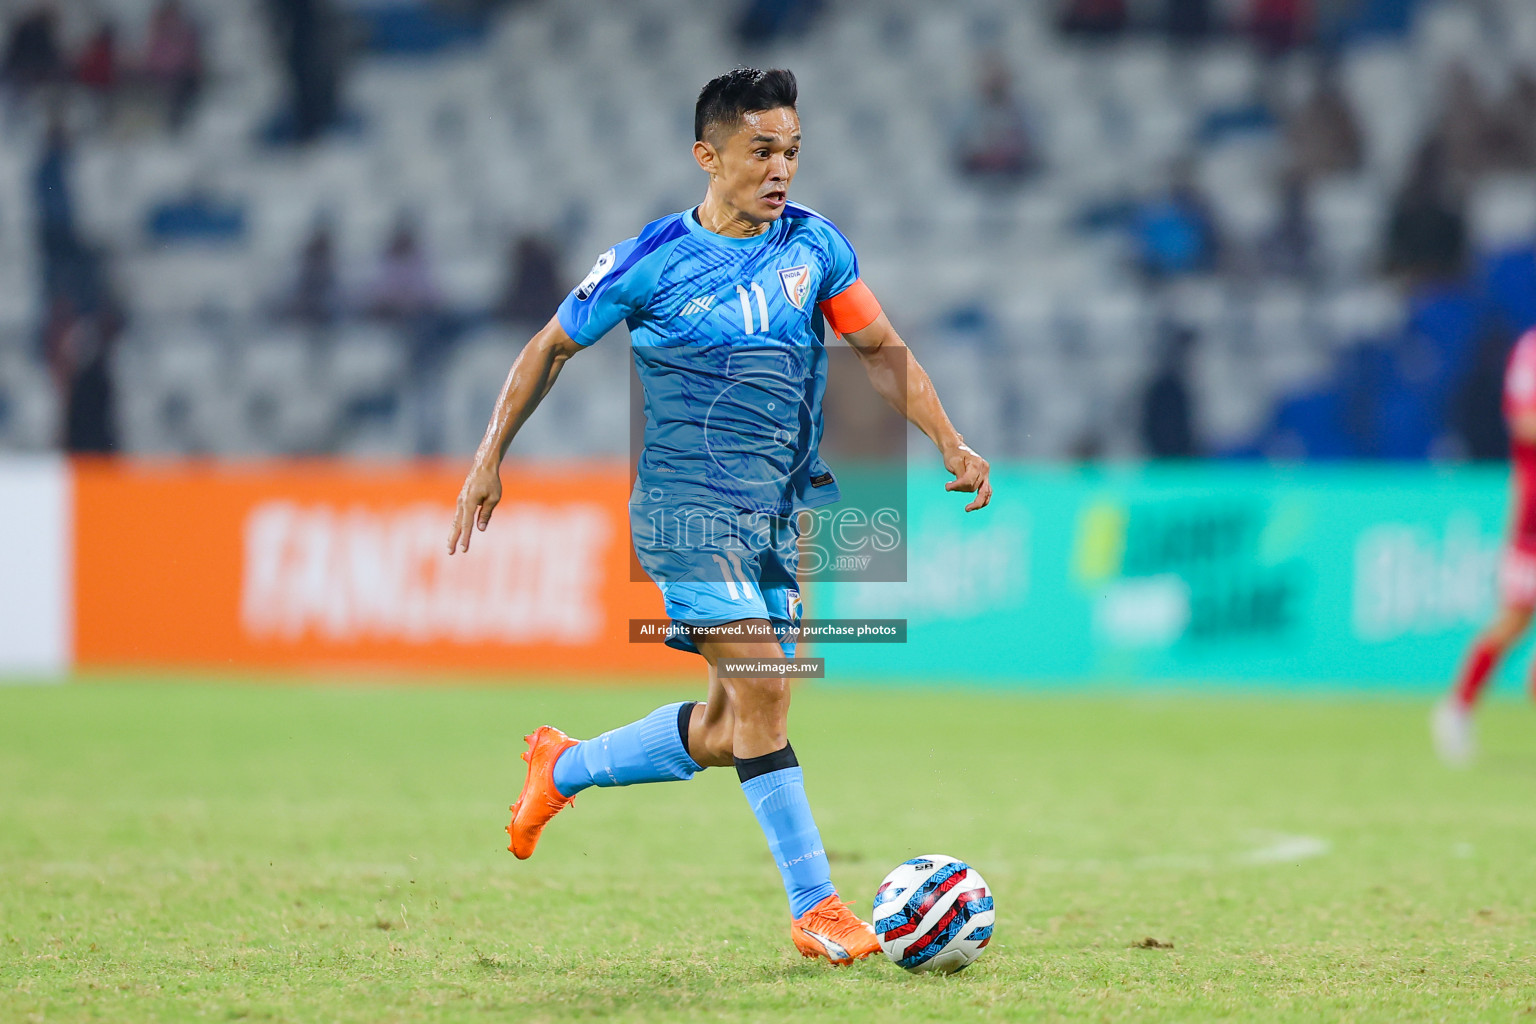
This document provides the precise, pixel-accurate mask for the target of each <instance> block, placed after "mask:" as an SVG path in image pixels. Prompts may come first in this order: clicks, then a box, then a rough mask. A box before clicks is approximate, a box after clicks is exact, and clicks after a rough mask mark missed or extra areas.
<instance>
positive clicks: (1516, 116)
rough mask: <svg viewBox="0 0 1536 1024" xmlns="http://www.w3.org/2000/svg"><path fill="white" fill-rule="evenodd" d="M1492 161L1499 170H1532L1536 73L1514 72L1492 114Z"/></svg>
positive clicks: (1535, 150) (1534, 165) (1535, 143)
mask: <svg viewBox="0 0 1536 1024" xmlns="http://www.w3.org/2000/svg"><path fill="white" fill-rule="evenodd" d="M1493 122H1494V128H1493V151H1494V161H1495V163H1496V164H1497V165H1498V167H1499V169H1500V170H1507V171H1530V170H1536V72H1533V71H1532V69H1530V68H1521V69H1520V70H1518V71H1516V72H1515V74H1514V76H1513V80H1512V81H1511V82H1510V85H1509V89H1508V90H1507V91H1506V92H1505V94H1504V97H1503V99H1502V100H1500V101H1499V102H1498V103H1497V104H1496V105H1495V107H1494V110H1493Z"/></svg>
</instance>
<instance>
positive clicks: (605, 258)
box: [576, 249, 615, 302]
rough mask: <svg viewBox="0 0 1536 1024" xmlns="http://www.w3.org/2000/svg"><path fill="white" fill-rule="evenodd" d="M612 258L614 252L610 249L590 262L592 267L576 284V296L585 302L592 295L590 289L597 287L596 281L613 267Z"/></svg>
mask: <svg viewBox="0 0 1536 1024" xmlns="http://www.w3.org/2000/svg"><path fill="white" fill-rule="evenodd" d="M614 259H615V254H614V251H613V250H612V249H609V250H608V251H607V252H605V253H603V254H602V255H601V256H599V257H598V258H597V262H596V263H594V264H592V269H591V270H589V271H587V276H586V277H584V278H582V279H581V284H579V285H577V286H576V298H578V299H580V300H581V301H582V302H585V301H587V300H588V299H590V298H591V297H592V291H593V289H595V288H596V287H597V283H598V282H599V281H601V280H602V279H603V277H604V276H606V275H607V273H608V271H610V270H612V269H613V261H614Z"/></svg>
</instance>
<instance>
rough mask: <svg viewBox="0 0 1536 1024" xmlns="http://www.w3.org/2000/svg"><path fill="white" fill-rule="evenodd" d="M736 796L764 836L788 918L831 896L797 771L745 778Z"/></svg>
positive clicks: (818, 837)
mask: <svg viewBox="0 0 1536 1024" xmlns="http://www.w3.org/2000/svg"><path fill="white" fill-rule="evenodd" d="M741 791H742V792H743V793H745V794H747V803H749V804H750V805H751V806H752V813H753V814H755V815H756V816H757V823H758V824H759V825H761V826H762V827H763V834H764V835H765V836H767V837H768V849H769V851H770V852H772V854H773V862H774V863H775V864H777V865H778V866H779V874H780V875H781V876H783V878H784V891H785V892H786V893H788V894H789V913H790V916H791V917H799V916H800V915H801V914H803V913H805V912H806V911H807V910H810V909H811V908H812V907H814V906H815V905H816V904H818V903H820V902H821V901H822V900H824V899H826V898H827V897H828V896H831V895H832V894H833V893H835V892H837V890H836V889H834V888H833V887H832V869H831V868H830V867H828V865H827V851H826V850H824V849H822V846H821V833H820V832H818V831H816V819H815V818H813V817H811V804H810V801H809V800H807V799H806V798H805V776H804V775H803V774H802V773H801V771H800V768H799V766H798V765H796V766H795V767H793V768H781V769H779V770H778V771H776V772H769V773H767V774H766V775H759V776H757V777H756V778H751V779H748V780H747V781H746V782H743V783H742V784H741Z"/></svg>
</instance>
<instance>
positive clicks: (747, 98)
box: [693, 68, 800, 140]
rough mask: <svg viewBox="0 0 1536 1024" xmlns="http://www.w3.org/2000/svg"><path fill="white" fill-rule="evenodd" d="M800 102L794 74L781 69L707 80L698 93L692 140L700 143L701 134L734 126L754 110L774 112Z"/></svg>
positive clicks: (739, 70)
mask: <svg viewBox="0 0 1536 1024" xmlns="http://www.w3.org/2000/svg"><path fill="white" fill-rule="evenodd" d="M799 98H800V86H799V85H798V84H797V83H796V82H795V73H794V72H793V71H787V70H785V69H784V68H773V69H771V70H768V71H761V70H759V69H757V68H737V69H736V70H735V71H728V72H726V73H725V74H723V75H721V76H720V77H719V78H713V79H710V82H709V84H708V85H706V86H704V88H702V89H700V90H699V102H698V104H697V105H696V106H695V107H694V108H693V137H694V139H695V140H702V139H703V138H704V133H705V132H706V131H708V130H709V129H711V128H715V127H718V126H721V125H735V124H736V123H737V122H738V121H740V120H741V118H742V115H743V114H747V113H750V112H751V111H754V110H776V109H777V108H779V107H789V108H790V109H791V110H793V109H794V107H795V101H796V100H798V99H799Z"/></svg>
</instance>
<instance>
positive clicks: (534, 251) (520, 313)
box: [495, 235, 565, 324]
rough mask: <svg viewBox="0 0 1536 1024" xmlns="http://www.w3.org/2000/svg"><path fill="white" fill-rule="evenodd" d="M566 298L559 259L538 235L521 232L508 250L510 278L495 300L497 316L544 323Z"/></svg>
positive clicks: (547, 243)
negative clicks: (562, 285) (522, 233)
mask: <svg viewBox="0 0 1536 1024" xmlns="http://www.w3.org/2000/svg"><path fill="white" fill-rule="evenodd" d="M564 298H565V289H564V288H562V287H561V280H560V259H559V256H558V254H556V252H555V248H554V246H553V245H551V244H550V243H549V242H548V241H547V240H546V239H543V238H540V237H539V236H537V235H522V236H521V237H519V238H517V239H516V240H515V241H513V243H512V245H511V247H510V248H509V249H508V251H507V279H506V283H505V284H504V285H503V286H502V289H501V297H500V298H498V299H497V300H496V309H495V315H496V317H497V318H498V319H501V320H507V321H510V322H512V323H529V324H535V323H536V324H543V323H544V322H545V321H547V320H548V319H549V318H550V317H551V316H554V313H555V309H556V307H558V306H559V305H560V303H561V301H562V300H563V299H564Z"/></svg>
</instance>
